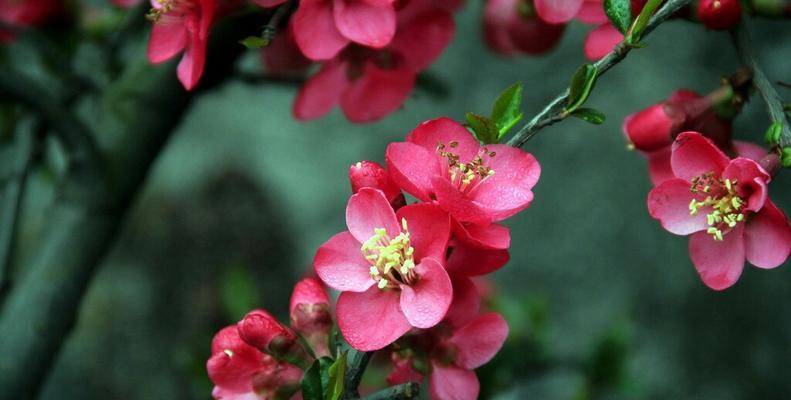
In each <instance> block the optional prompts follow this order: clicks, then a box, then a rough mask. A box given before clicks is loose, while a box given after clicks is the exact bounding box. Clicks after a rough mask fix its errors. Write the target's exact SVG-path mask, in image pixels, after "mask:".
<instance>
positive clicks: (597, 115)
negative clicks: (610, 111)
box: [571, 108, 607, 125]
mask: <svg viewBox="0 0 791 400" xmlns="http://www.w3.org/2000/svg"><path fill="white" fill-rule="evenodd" d="M571 115H573V116H575V117H577V118H579V119H581V120H583V121H585V122H589V123H591V124H594V125H601V124H603V123H604V121H605V120H606V119H607V117H606V116H605V115H604V113H603V112H601V111H599V110H595V109H593V108H578V109H576V110H574V112H573V113H571Z"/></svg>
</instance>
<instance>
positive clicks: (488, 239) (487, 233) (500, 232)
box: [453, 220, 511, 249]
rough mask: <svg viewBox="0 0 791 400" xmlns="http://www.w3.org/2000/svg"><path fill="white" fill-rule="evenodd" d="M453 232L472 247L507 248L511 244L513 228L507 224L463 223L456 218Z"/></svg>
mask: <svg viewBox="0 0 791 400" xmlns="http://www.w3.org/2000/svg"><path fill="white" fill-rule="evenodd" d="M453 233H454V234H455V235H456V237H457V238H458V239H459V240H461V241H463V242H465V243H466V244H468V245H470V246H472V247H480V248H483V249H507V248H508V247H510V246H511V230H510V229H509V228H508V227H507V226H505V225H500V224H489V225H475V224H462V223H460V222H458V221H455V220H454V221H453Z"/></svg>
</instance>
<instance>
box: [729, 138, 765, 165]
mask: <svg viewBox="0 0 791 400" xmlns="http://www.w3.org/2000/svg"><path fill="white" fill-rule="evenodd" d="M733 146H734V147H735V148H736V154H737V155H738V156H739V157H744V158H749V159H750V160H753V161H758V160H760V159H761V158H763V156H765V155H766V153H767V151H766V149H765V148H763V147H761V146H759V145H757V144H754V143H750V142H741V141H738V140H736V141H734V142H733Z"/></svg>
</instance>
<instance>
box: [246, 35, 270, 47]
mask: <svg viewBox="0 0 791 400" xmlns="http://www.w3.org/2000/svg"><path fill="white" fill-rule="evenodd" d="M270 42H271V40H269V39H267V38H264V37H260V36H248V37H246V38H244V39H242V40H240V41H239V43H241V44H242V45H244V47H247V48H248V49H251V50H255V49H260V48H262V47H266V46H269V43H270Z"/></svg>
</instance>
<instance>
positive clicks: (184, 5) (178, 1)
mask: <svg viewBox="0 0 791 400" xmlns="http://www.w3.org/2000/svg"><path fill="white" fill-rule="evenodd" d="M188 3H189V2H185V1H183V0H156V4H157V5H155V6H154V7H152V8H151V9H150V10H148V13H146V19H148V20H149V21H151V22H154V23H156V22H159V21H160V20H161V19H162V18H163V17H165V16H166V15H167V14H168V13H170V12H172V11H181V13H182V14H184V13H186V9H188V8H190V7H191V5H190V4H188Z"/></svg>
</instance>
